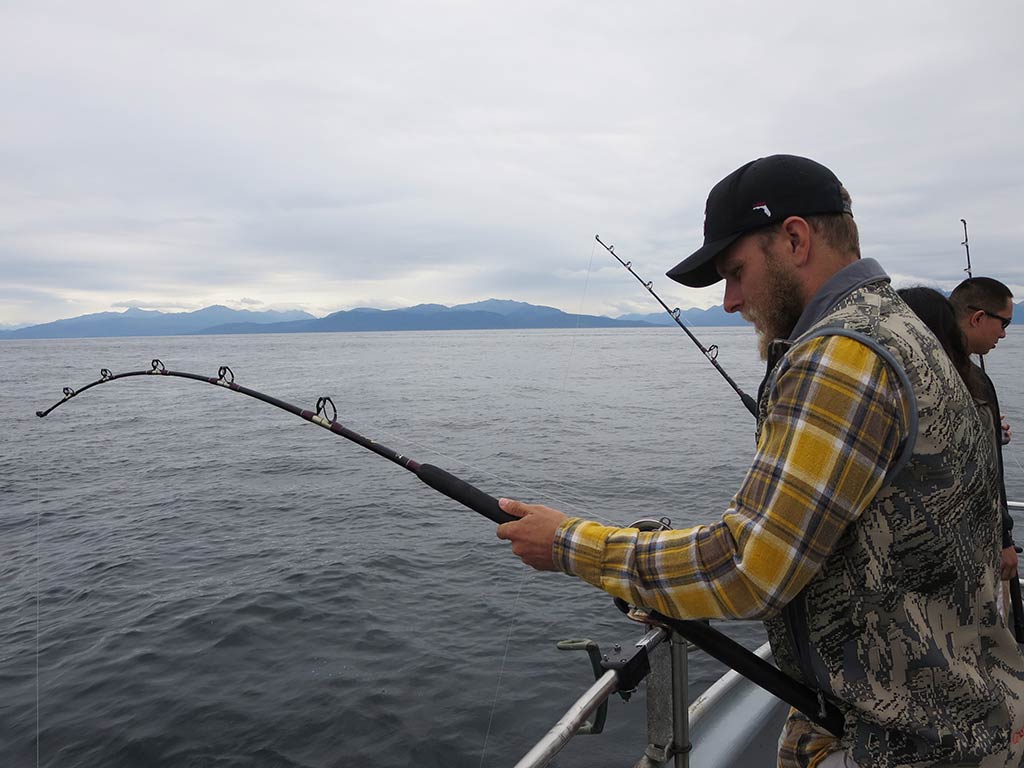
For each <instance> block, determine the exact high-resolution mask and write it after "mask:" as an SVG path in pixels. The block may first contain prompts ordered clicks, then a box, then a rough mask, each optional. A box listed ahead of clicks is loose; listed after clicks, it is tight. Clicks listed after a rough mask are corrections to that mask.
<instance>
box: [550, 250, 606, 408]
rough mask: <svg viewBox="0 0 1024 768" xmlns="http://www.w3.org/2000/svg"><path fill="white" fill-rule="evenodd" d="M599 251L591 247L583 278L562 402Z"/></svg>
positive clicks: (563, 378) (564, 377)
mask: <svg viewBox="0 0 1024 768" xmlns="http://www.w3.org/2000/svg"><path fill="white" fill-rule="evenodd" d="M596 253H597V246H596V245H594V246H591V248H590V262H589V263H588V264H587V274H586V277H584V278H583V295H582V296H580V303H579V306H578V307H577V309H576V330H575V331H574V332H573V334H572V346H571V347H569V359H568V360H566V361H565V375H564V376H563V377H562V391H561V392H560V393H559V397H560V398H561V401H562V404H563V405H564V403H565V385H566V382H568V381H569V373H570V372H571V371H572V361H573V355H574V354H575V352H576V339H577V338H578V337H579V335H580V321H581V320H582V319H583V305H584V304H585V303H586V300H587V289H588V288H589V287H590V273H591V272H592V271H593V270H594V255H595V254H596Z"/></svg>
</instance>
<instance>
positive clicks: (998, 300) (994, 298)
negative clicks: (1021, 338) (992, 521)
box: [949, 277, 1017, 580]
mask: <svg viewBox="0 0 1024 768" xmlns="http://www.w3.org/2000/svg"><path fill="white" fill-rule="evenodd" d="M949 300H950V302H952V304H953V308H954V309H955V310H956V316H957V320H959V321H960V328H961V330H963V332H964V338H965V340H966V341H967V351H968V352H969V353H970V354H972V355H980V356H984V355H987V354H988V353H989V352H991V351H992V350H993V349H995V346H996V344H998V343H999V340H1000V339H1002V338H1003V337H1005V336H1006V328H1007V326H1008V325H1009V324H1010V323H1011V322H1012V321H1013V294H1012V293H1011V292H1010V289H1009V288H1007V287H1006V286H1005V285H1003V284H1002V283H1001V282H999V281H998V280H994V279H993V278H991V277H970V278H968V279H966V280H964V281H963V282H962V283H960V285H958V286H957V287H956V288H954V289H953V292H952V293H951V294H950V296H949ZM972 373H973V374H974V376H975V377H976V378H977V379H978V381H979V382H980V383H981V389H982V391H984V392H986V393H987V394H986V396H985V399H986V400H987V401H988V403H989V406H990V407H991V409H992V420H993V423H994V426H995V430H996V435H997V437H998V438H999V439H997V441H996V442H997V443H998V444H999V451H998V457H999V493H1000V499H1001V501H1002V506H1003V552H1002V556H1001V558H1000V576H1001V577H1002V578H1003V579H1004V580H1005V579H1010V578H1017V551H1016V550H1015V549H1014V546H1013V536H1012V534H1011V529H1012V528H1013V518H1011V517H1010V512H1009V510H1008V509H1007V505H1006V486H1005V485H1004V484H1003V449H1002V446H1003V444H1004V443H1008V442H1009V441H1010V428H1009V425H1007V424H1006V422H1005V421H1003V417H1002V414H1001V413H1000V412H999V398H998V397H996V388H995V387H994V386H993V384H992V380H991V379H990V378H989V377H988V375H987V374H986V373H985V371H984V369H983V368H981V367H980V366H978V365H974V366H973V371H972Z"/></svg>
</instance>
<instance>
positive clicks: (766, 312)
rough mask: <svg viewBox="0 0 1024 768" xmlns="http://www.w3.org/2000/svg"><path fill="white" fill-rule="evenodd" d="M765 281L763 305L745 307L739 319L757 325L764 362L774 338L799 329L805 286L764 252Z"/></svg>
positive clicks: (762, 290)
mask: <svg viewBox="0 0 1024 768" xmlns="http://www.w3.org/2000/svg"><path fill="white" fill-rule="evenodd" d="M765 265H766V266H767V269H766V270H765V280H764V285H763V286H762V287H761V290H760V294H761V296H762V297H763V299H764V301H763V304H762V306H760V307H758V308H756V309H755V308H753V307H751V306H749V305H748V306H747V307H745V308H744V309H743V310H742V311H741V312H740V316H742V317H743V319H744V320H746V321H747V322H749V323H753V324H754V328H755V329H756V330H757V346H758V351H759V352H760V354H761V359H762V360H767V359H768V347H769V346H770V345H771V343H772V342H773V341H775V339H785V338H787V337H788V336H789V334H790V333H792V332H793V329H794V328H796V324H797V321H799V320H800V315H802V314H803V311H804V307H803V303H802V301H801V299H800V295H801V293H802V286H801V285H800V281H799V280H797V279H796V276H795V275H794V274H793V272H791V271H788V270H786V269H784V268H782V267H780V266H779V262H778V261H777V260H776V259H775V258H774V257H773V256H772V254H771V253H768V252H766V253H765Z"/></svg>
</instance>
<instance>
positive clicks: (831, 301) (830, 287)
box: [789, 259, 889, 340]
mask: <svg viewBox="0 0 1024 768" xmlns="http://www.w3.org/2000/svg"><path fill="white" fill-rule="evenodd" d="M880 280H884V281H885V282H887V283H888V282H889V276H888V275H887V274H885V270H884V269H882V266H881V265H880V264H879V263H878V262H877V261H875V260H874V259H858V260H857V261H855V262H853V264H850V265H848V266H846V267H843V268H842V269H841V270H839V271H838V272H836V273H835V274H834V275H832V277H830V278H829V279H828V280H827V281H826V282H825V284H824V285H823V286H821V288H819V289H818V292H817V293H816V294H814V297H813V298H812V299H811V301H810V303H808V305H807V306H806V307H804V311H803V314H801V315H800V319H799V320H798V321H797V324H796V327H795V328H794V329H793V332H792V333H791V334H789V338H790V340H796V339H798V338H800V337H801V336H802V335H803V334H804V333H806V332H807V331H808V330H809V329H810V327H811V326H812V325H814V324H815V323H816V322H818V320H820V319H821V318H822V317H824V316H825V313H827V312H828V311H829V310H830V309H832V307H834V306H835V305H836V304H838V303H839V302H840V301H841V300H842V299H844V298H845V297H846V296H849V295H850V294H851V293H852V292H853V291H855V290H857V289H858V288H861V287H863V286H865V285H867V284H869V283H877V282H878V281H880Z"/></svg>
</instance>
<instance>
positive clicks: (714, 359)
mask: <svg viewBox="0 0 1024 768" xmlns="http://www.w3.org/2000/svg"><path fill="white" fill-rule="evenodd" d="M594 239H595V240H597V242H599V243H601V247H602V248H604V249H605V250H606V251H608V253H610V254H611V255H612V256H614V257H615V260H616V261H617V262H619V264H621V265H622V266H624V267H625V268H626V269H627V270H628V272H629V274H631V275H632V276H633V277H635V278H636V279H637V280H638V281H639V282H640V284H641V285H642V286H643V287H644V288H646V289H647V292H648V293H650V294H651V296H653V297H654V298H655V299H656V300H657V302H658V303H659V304H661V306H662V307H664V308H665V311H666V312H668V314H669V315H670V316H671V318H672V319H673V320H675V321H676V325H678V326H679V327H680V328H682V329H683V331H684V332H685V333H686V335H687V336H689V337H690V341H692V342H693V343H694V344H696V345H697V349H699V350H700V351H701V352H702V353H703V355H704V357H706V358H707V359H708V362H709V363H711V364H712V365H713V366H715V370H716V371H718V372H719V373H720V374H722V378H723V379H725V380H726V381H727V382H728V383H729V386H730V387H732V388H733V390H735V392H736V394H737V395H739V396H740V400H742V401H743V404H744V405H745V406H746V407H747V410H748V411H750V414H751V415H752V416H754V417H755V418H756V417H757V403H755V402H754V398H752V397H751V396H750V395H748V394H747V393H746V392H744V391H743V390H742V389H740V388H739V385H738V384H737V383H736V382H735V381H733V380H732V377H731V376H730V375H729V374H728V373H726V372H725V369H724V368H723V367H722V366H721V365H720V364H719V362H718V345H717V344H712V345H711V346H710V347H705V346H704V345H703V344H701V343H700V340H699V339H698V338H697V337H696V336H694V335H693V332H692V331H691V330H690V329H689V328H687V327H686V325H685V324H684V323H683V321H682V320H680V319H679V315H680V310H679V307H676V308H675V309H669V308H668V304H666V303H665V302H664V301H662V300H661V297H660V296H659V295H658V294H657V293H655V292H654V281H653V280H644V279H643V278H642V277H640V275H638V274H637V273H636V272H634V271H633V262H632V261H623V260H622V258H621V257H620V256H619V254H617V253H616V252H615V246H614V245H605V243H604V241H603V240H602V239H601V236H600V235H594Z"/></svg>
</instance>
